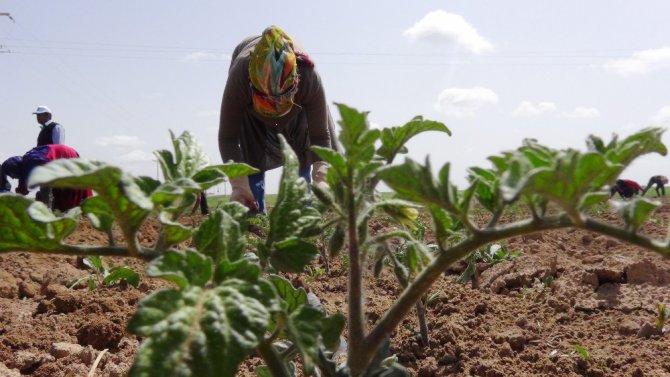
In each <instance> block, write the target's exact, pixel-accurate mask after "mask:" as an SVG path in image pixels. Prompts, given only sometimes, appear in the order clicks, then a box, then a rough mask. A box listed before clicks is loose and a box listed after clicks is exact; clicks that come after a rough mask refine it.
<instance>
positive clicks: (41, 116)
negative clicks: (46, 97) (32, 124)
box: [33, 106, 51, 124]
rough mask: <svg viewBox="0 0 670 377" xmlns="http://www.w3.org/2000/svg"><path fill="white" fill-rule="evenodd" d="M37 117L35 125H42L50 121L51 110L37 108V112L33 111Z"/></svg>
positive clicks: (43, 107) (44, 107)
mask: <svg viewBox="0 0 670 377" xmlns="http://www.w3.org/2000/svg"><path fill="white" fill-rule="evenodd" d="M33 114H35V115H36V116H37V123H39V124H44V123H46V122H48V121H50V120H51V110H49V108H48V107H46V106H37V110H35V111H33Z"/></svg>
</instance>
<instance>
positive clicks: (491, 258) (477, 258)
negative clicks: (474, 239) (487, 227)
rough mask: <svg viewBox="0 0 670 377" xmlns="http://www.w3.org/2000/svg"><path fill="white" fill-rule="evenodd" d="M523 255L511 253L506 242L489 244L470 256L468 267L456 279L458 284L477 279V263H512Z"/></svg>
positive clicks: (515, 252) (467, 260) (517, 252)
mask: <svg viewBox="0 0 670 377" xmlns="http://www.w3.org/2000/svg"><path fill="white" fill-rule="evenodd" d="M519 255H521V252H519V251H511V252H510V251H509V250H508V248H507V244H506V243H505V242H500V243H494V244H488V245H485V246H484V247H481V248H479V249H478V250H477V251H475V252H474V253H472V254H470V256H468V257H467V258H466V259H465V260H466V262H467V266H466V267H465V270H463V273H461V275H459V276H458V278H456V282H457V283H461V284H465V283H467V282H469V281H471V280H473V279H476V278H477V263H489V264H498V263H500V262H504V261H511V260H513V259H514V258H516V257H518V256H519Z"/></svg>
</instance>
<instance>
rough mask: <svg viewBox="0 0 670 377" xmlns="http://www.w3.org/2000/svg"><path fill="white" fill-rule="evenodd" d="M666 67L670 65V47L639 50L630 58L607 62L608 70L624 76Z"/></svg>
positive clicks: (642, 73)
mask: <svg viewBox="0 0 670 377" xmlns="http://www.w3.org/2000/svg"><path fill="white" fill-rule="evenodd" d="M665 67H670V47H663V48H657V49H653V50H643V51H637V52H634V53H633V55H632V56H631V57H630V58H626V59H617V60H612V61H609V62H607V63H605V69H606V70H607V71H609V72H613V73H616V74H618V75H621V76H624V77H628V76H633V75H644V74H647V73H650V72H653V71H656V70H659V69H662V68H665Z"/></svg>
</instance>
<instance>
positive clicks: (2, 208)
mask: <svg viewBox="0 0 670 377" xmlns="http://www.w3.org/2000/svg"><path fill="white" fill-rule="evenodd" d="M32 205H36V206H44V204H43V203H39V202H33V201H32V200H31V199H28V198H25V197H23V196H21V195H14V194H3V195H0V251H21V250H33V251H49V250H58V249H61V248H62V246H61V241H62V238H60V239H59V238H54V237H55V236H57V235H59V234H60V235H63V236H64V235H65V234H64V233H58V234H57V233H54V232H50V230H49V228H50V225H49V224H48V223H42V222H36V221H35V220H33V219H32V218H31V217H30V215H29V214H28V213H29V211H28V210H29V208H30V207H31V206H32ZM66 221H69V220H66Z"/></svg>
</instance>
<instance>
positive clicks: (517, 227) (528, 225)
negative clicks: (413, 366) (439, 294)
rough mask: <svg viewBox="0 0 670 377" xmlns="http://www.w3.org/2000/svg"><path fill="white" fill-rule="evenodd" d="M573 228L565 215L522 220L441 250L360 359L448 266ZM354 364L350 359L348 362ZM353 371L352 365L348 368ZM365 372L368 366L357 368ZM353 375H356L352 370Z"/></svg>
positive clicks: (366, 343) (386, 317) (374, 348)
mask: <svg viewBox="0 0 670 377" xmlns="http://www.w3.org/2000/svg"><path fill="white" fill-rule="evenodd" d="M571 225H573V223H572V221H570V219H569V218H568V217H565V216H556V217H551V218H546V219H544V220H542V221H541V222H538V221H533V220H525V221H519V222H517V223H514V224H510V225H508V226H506V227H501V228H496V229H492V230H486V229H485V230H480V231H478V232H477V233H476V234H474V235H472V236H471V237H470V238H468V239H466V240H464V241H463V242H461V243H459V244H457V245H454V246H453V247H451V248H449V249H446V250H442V252H441V253H440V254H439V256H438V257H437V258H435V259H434V260H433V262H431V264H430V265H428V267H426V269H425V270H423V271H422V272H421V274H419V276H417V278H416V279H415V280H414V281H413V282H412V283H411V284H410V285H409V286H408V287H407V289H405V290H404V291H403V293H402V294H401V295H400V297H399V298H398V300H397V301H396V302H395V303H394V304H393V306H392V307H391V308H390V309H389V310H388V311H387V312H386V314H385V315H384V316H383V317H382V318H381V319H380V320H379V322H377V324H376V325H375V327H374V328H373V329H372V330H371V331H370V333H369V334H368V335H367V336H366V337H365V339H364V341H363V345H362V347H361V348H360V350H359V351H358V355H356V356H357V360H364V362H367V360H371V358H372V356H373V355H374V353H375V352H376V351H377V349H378V348H379V346H380V345H381V344H382V342H383V341H384V338H385V337H386V336H387V334H390V333H391V332H393V330H394V329H395V328H396V327H397V326H398V324H399V323H400V321H402V319H403V318H404V317H405V316H406V315H407V313H408V312H409V311H410V310H411V309H412V307H413V306H414V304H415V303H416V302H417V301H418V300H419V299H420V298H421V297H422V296H423V295H425V294H426V292H428V289H429V288H430V287H431V285H432V284H433V283H434V282H435V281H436V280H437V279H438V278H440V277H441V276H442V273H443V272H444V270H446V268H447V267H449V265H451V264H452V263H454V262H456V261H458V260H459V259H461V258H463V257H465V256H466V255H468V254H469V253H471V252H472V251H474V250H477V249H478V248H479V247H481V246H483V245H486V244H487V243H490V242H494V241H497V240H501V239H505V238H509V237H513V236H516V235H520V234H525V233H531V232H535V231H540V230H549V229H557V228H563V227H567V226H571ZM349 361H351V359H350V360H349ZM349 366H350V368H351V364H350V365H349ZM357 367H360V368H362V369H361V370H364V368H365V367H367V365H363V366H357ZM351 370H352V375H354V376H356V375H355V374H353V371H354V370H353V368H352V369H351Z"/></svg>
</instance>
